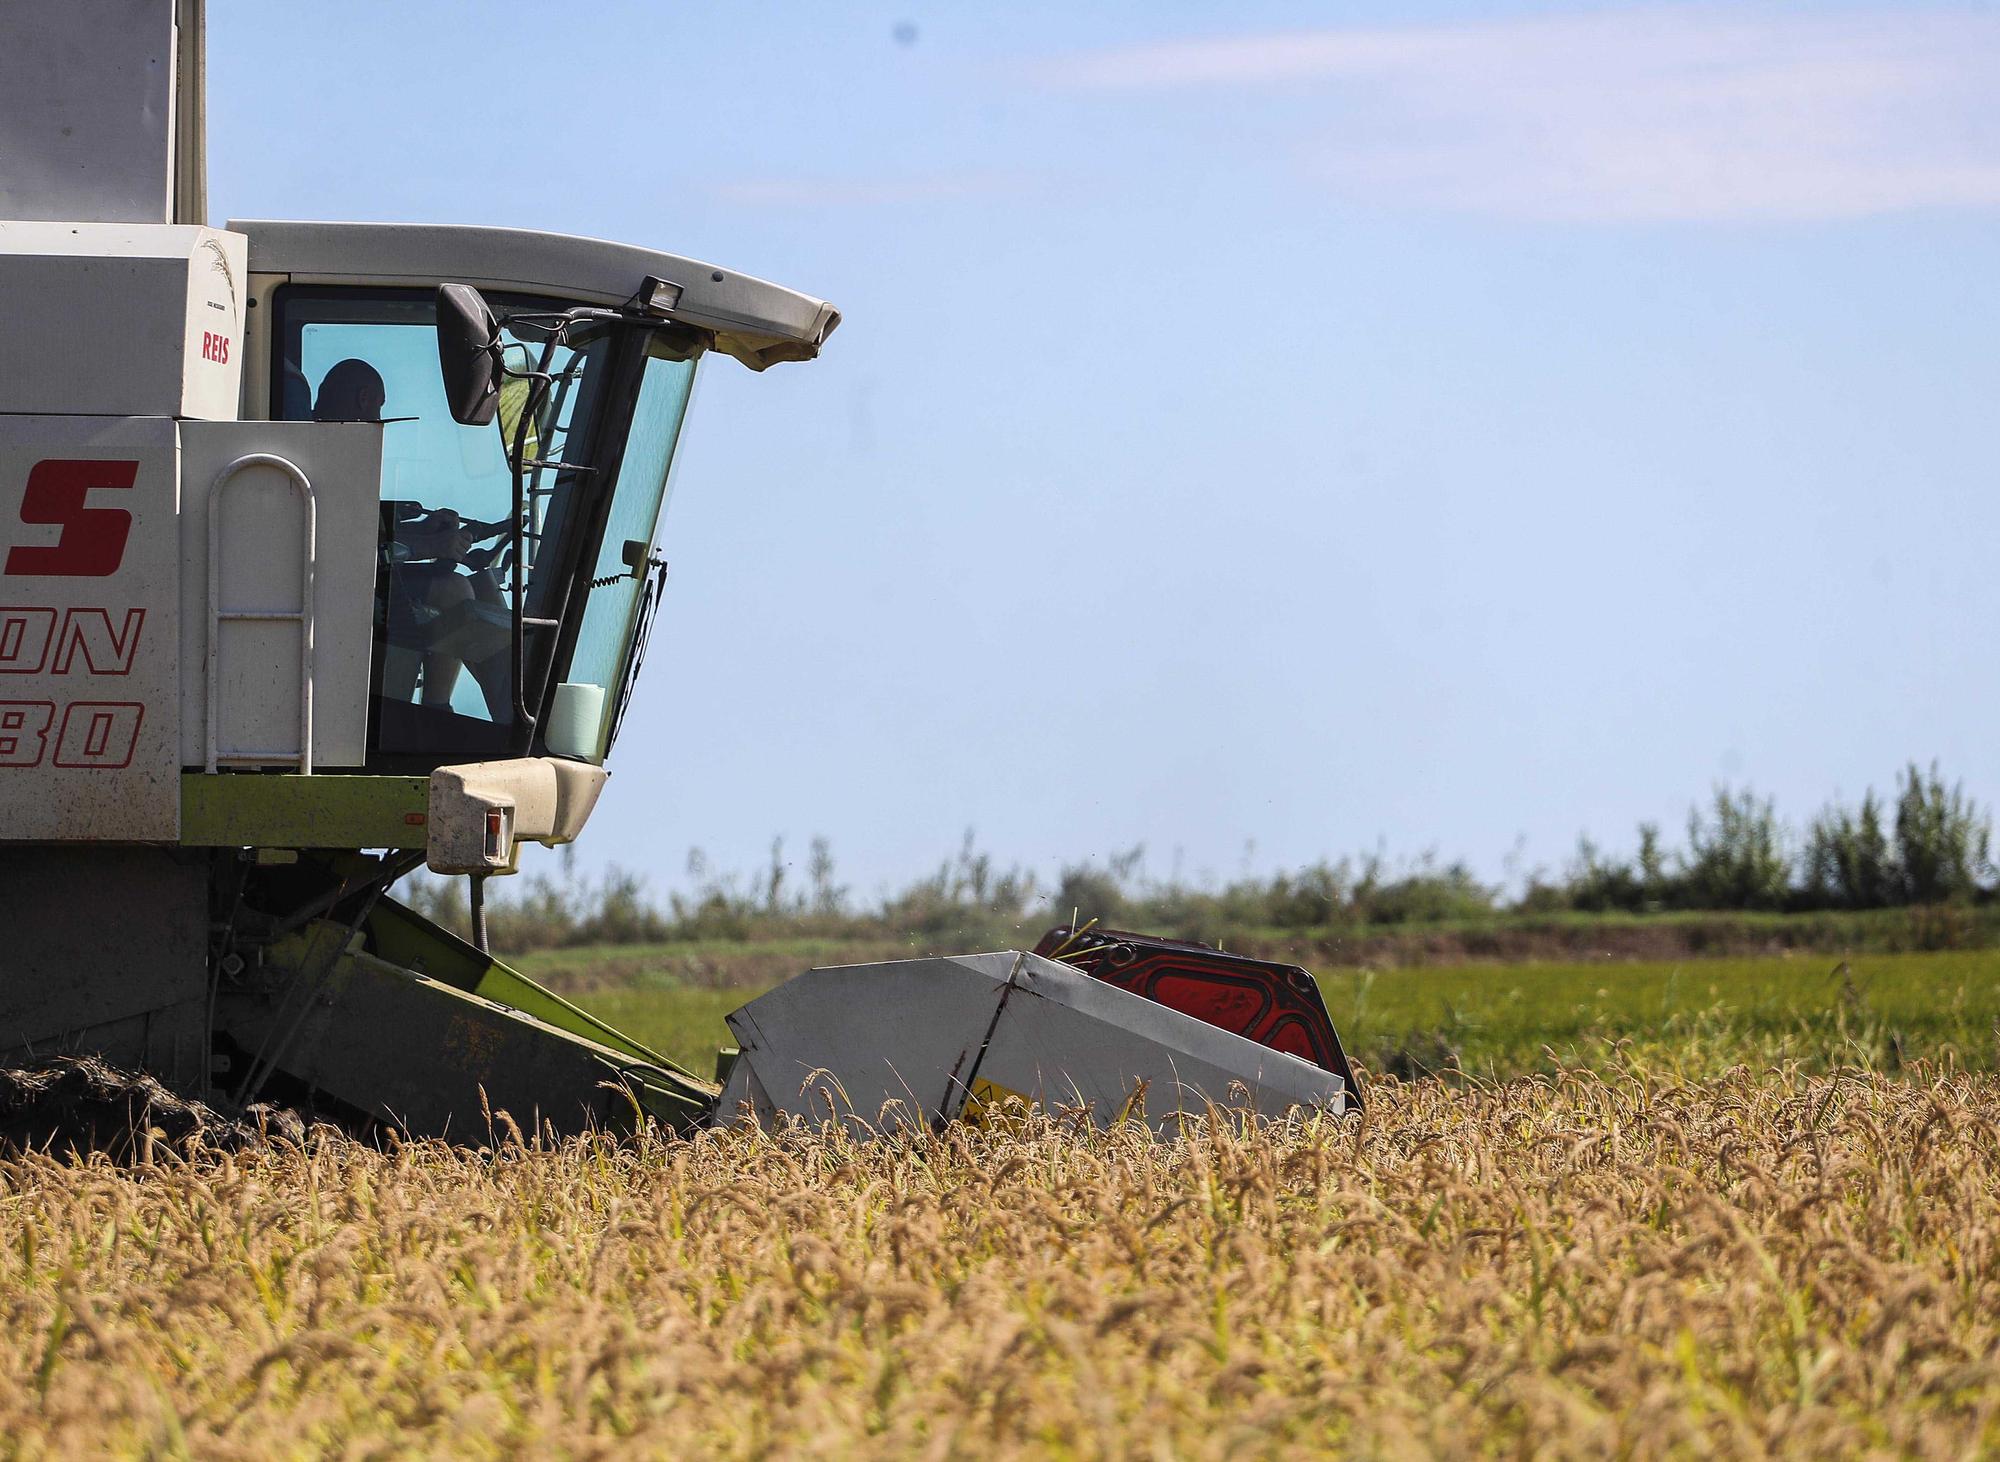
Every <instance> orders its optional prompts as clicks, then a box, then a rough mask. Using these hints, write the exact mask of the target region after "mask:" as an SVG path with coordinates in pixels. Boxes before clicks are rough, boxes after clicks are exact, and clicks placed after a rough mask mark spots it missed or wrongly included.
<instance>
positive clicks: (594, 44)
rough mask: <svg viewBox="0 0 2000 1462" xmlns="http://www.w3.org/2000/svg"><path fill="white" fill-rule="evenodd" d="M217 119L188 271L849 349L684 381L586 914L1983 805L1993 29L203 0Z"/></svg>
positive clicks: (1996, 471) (1766, 20) (1262, 7)
mask: <svg viewBox="0 0 2000 1462" xmlns="http://www.w3.org/2000/svg"><path fill="white" fill-rule="evenodd" d="M475 18H476V24H474V20H475ZM301 61H303V65H304V68H305V75H303V76H302V75H301V74H300V70H299V66H300V63H301ZM210 66H211V78H210V93H211V95H210V111H211V115H210V129H211V130H210V167H211V199H212V203H213V206H214V210H215V213H216V215H217V217H218V218H220V217H224V216H228V215H236V216H244V217H301V218H314V217H339V218H358V219H380V220H408V221H421V220H437V221H449V222H484V223H501V224H510V225H516V226H523V227H534V228H544V229H549V230H553V231H562V232H572V233H583V234H594V235H599V236H603V237H609V238H615V239H621V240H625V241H629V242H633V243H641V244H649V245H653V246H657V247H660V248H664V249H668V250H672V251H675V252H679V253H685V254H691V255H693V256H695V257H698V258H706V259H710V260H712V261H714V262H717V263H722V264H726V265H728V266H729V267H732V268H737V269H742V270H746V271H748V272H752V273H757V274H762V275H764V276H765V277H767V278H772V279H776V280H779V281H781V282H784V283H786V284H790V285H793V286H795V287H797V288H800V289H804V290H807V291H809V292H811V293H815V294H820V295H823V296H825V297H827V298H829V299H831V300H833V301H834V302H836V303H837V304H838V305H839V306H840V307H841V308H842V309H843V311H844V312H845V314H846V322H845V323H844V324H843V326H842V328H841V330H840V331H839V333H838V334H837V335H836V336H835V337H834V338H833V340H832V342H831V343H830V345H829V348H828V350H827V352H826V354H825V356H824V358H823V359H822V360H820V361H818V362H816V363H813V364H811V365H807V366H790V367H782V368H778V369H775V370H772V371H770V372H768V373H766V374H764V375H762V376H756V375H752V374H750V373H749V372H747V371H744V370H742V369H740V368H738V367H736V366H735V365H734V364H733V363H731V362H728V361H722V360H718V361H716V362H713V363H712V364H711V365H710V366H709V367H708V369H707V375H706V378H705V380H704V381H703V382H702V384H701V385H700V387H699V388H698V390H697V393H696V401H695V407H694V412H693V415H692V416H691V418H690V425H689V428H688V433H687V438H686V441H685V445H684V448H683V452H682V460H681V463H680V467H679V469H678V470H679V476H678V479H677V484H676V489H675V500H674V504H673V508H672V511H671V513H670V515H669V518H668V521H667V524H666V528H665V531H664V534H663V547H664V551H665V552H666V554H667V556H668V557H669V559H670V560H671V561H672V564H673V575H672V581H671V585H670V588H669V591H668V595H667V598H666V603H665V608H664V610H663V615H662V622H661V624H660V627H659V629H658V630H657V632H656V634H655V637H654V642H653V649H652V653H651V656H650V659H649V663H648V666H647V676H646V678H645V681H644V682H643V684H642V686H641V689H640V691H639V694H638V698H637V700H636V702H635V705H634V708H633V710H632V713H631V715H630V716H629V718H628V720H627V722H626V727H625V731H624V736H623V740H622V741H621V744H620V746H619V749H618V752H617V754H616V755H615V757H614V760H613V763H612V765H613V770H614V773H615V775H614V780H613V783H612V790H611V793H610V795H608V797H607V800H606V802H605V803H604V804H603V805H602V806H601V807H600V810H599V811H598V813H597V815H596V818H595V820H594V822H593V824H592V826H591V828H590V830H589V831H588V832H587V833H586V835H585V839H584V842H583V844H582V846H581V849H580V853H581V856H582V860H583V862H584V863H585V864H586V865H588V866H602V865H603V864H604V863H606V862H613V861H615V862H618V863H622V864H625V865H627V866H630V867H635V868H639V869H642V870H645V871H646V872H647V873H649V874H650V875H651V876H652V878H653V880H654V882H655V884H656V885H659V886H672V885H674V884H676V883H678V882H680V881H681V879H682V872H681V870H682V867H683V863H684V859H685V856H686V853H687V850H688V849H689V848H690V847H691V846H700V847H702V848H703V849H705V850H706V852H707V853H708V855H709V858H710V860H711V862H712V863H715V864H719V865H721V866H724V867H732V866H733V867H748V866H751V865H754V864H756V863H758V862H759V861H760V860H761V859H762V858H763V856H764V853H765V850H766V848H767V847H768V845H769V842H770V840H771V838H772V837H773V836H774V835H784V836H785V837H786V838H787V839H788V840H789V842H790V845H791V846H792V847H793V849H794V850H795V851H796V852H798V853H800V854H801V855H802V854H803V851H804V846H805V843H806V841H807V839H808V838H810V837H811V836H812V835H813V834H815V833H824V834H826V835H827V836H829V837H830V838H831V839H832V840H833V843H834V848H835V852H836V855H837V857H838V858H839V860H840V863H841V868H842V875H843V877H844V878H845V879H846V880H847V881H849V882H850V883H852V884H854V885H856V887H857V890H858V891H859V892H862V893H864V894H865V893H869V892H872V891H873V890H874V889H875V888H877V887H878V886H879V885H881V884H883V883H885V882H891V881H899V880H901V879H902V878H904V877H906V876H907V875H910V874H913V873H915V872H917V871H920V870H921V869H922V868H924V867H926V866H928V865H929V864H931V863H932V862H934V861H935V860H936V859H937V858H938V857H940V856H942V855H943V854H945V853H946V852H948V851H949V850H951V849H952V848H954V847H955V846H956V845H957V842H958V840H959V838H960V836H961V834H962V832H963V830H964V829H966V828H968V827H971V828H974V829H976V830H977V834H978V837H979V840H980V842H981V843H982V845H984V846H985V847H986V848H988V849H989V850H991V851H992V852H993V853H994V854H995V855H996V856H997V857H998V858H999V859H1000V860H1001V861H1003V862H1006V861H1014V860H1019V861H1021V862H1024V863H1028V864H1031V865H1034V866H1036V867H1038V868H1045V869H1053V868H1054V866H1055V865H1057V864H1058V863H1060V862H1063V861H1069V860H1077V859H1082V858H1084V857H1087V856H1095V855H1102V854H1105V853H1107V852H1110V851H1113V850H1116V849H1119V848H1123V847H1127V846H1130V845H1132V844H1134V843H1144V844H1145V845H1146V847H1147V849H1148V864H1149V866H1150V867H1151V868H1152V869H1153V870H1154V871H1155V872H1160V873H1164V872H1166V871H1168V870H1169V869H1171V868H1173V867H1175V866H1178V867H1179V868H1180V869H1181V870H1182V871H1183V872H1184V873H1186V874H1188V875H1191V876H1193V875H1200V874H1202V873H1204V872H1208V873H1213V874H1216V875H1221V876H1228V875H1233V874H1235V873H1237V872H1239V871H1241V870H1242V869H1243V868H1244V867H1245V866H1246V864H1248V865H1250V866H1254V867H1255V868H1258V869H1260V870H1261V869H1270V868H1274V867H1279V866H1289V865H1296V864H1300V863H1304V862H1307V861H1310V860H1312V859H1315V858H1318V857H1321V856H1328V855H1339V854H1342V853H1350V852H1354V851H1356V850H1363V849H1371V848H1375V847H1378V846H1382V847H1386V848H1387V850H1388V851H1389V852H1390V853H1392V854H1416V853H1421V852H1423V851H1424V850H1427V849H1436V850H1437V851H1439V852H1440V853H1442V854H1444V855H1446V856H1454V857H1455V856H1464V857H1466V858H1468V859H1469V860H1470V861H1471V862H1472V863H1473V865H1474V867H1475V868H1476V869H1478V870H1479V871H1480V872H1481V873H1482V874H1484V875H1486V876H1489V877H1492V878H1495V879H1498V878H1501V877H1502V876H1505V875H1507V874H1509V873H1518V872H1519V871H1520V870H1522V869H1525V868H1529V867H1533V866H1535V865H1538V864H1539V865H1543V866H1549V867H1556V866H1560V865H1561V864H1562V863H1563V862H1564V861H1565V860H1566V859H1567V858H1568V857H1569V856H1570V854H1571V852H1572V851H1573V849H1574V846H1575V841H1576V837H1577V835H1578V833H1579V832H1585V831H1588V832H1590V833H1592V834H1594V835H1595V836H1596V837H1598V839H1599V840H1600V841H1603V842H1608V843H1610V844H1611V845H1613V846H1627V845H1629V843H1630V842H1631V839H1632V826H1633V824H1634V823H1635V822H1636V821H1637V820H1638V819H1640V818H1652V819H1659V820H1663V821H1665V822H1666V823H1667V824H1668V825H1669V827H1670V828H1673V827H1678V825H1679V824H1680V822H1681V820H1682V819H1683V818H1684V816H1685V813H1686V809H1687V804H1688V802H1689V800H1690V798H1692V797H1695V796H1699V795H1702V794H1704V793H1705V791H1706V789H1708V788H1709V787H1710V786H1711V785H1712V784H1714V783H1716V782H1718V781H1728V782H1731V783H1734V784H1739V785H1740V784H1743V783H1748V784H1750V785H1752V786H1754V787H1756V788H1757V789H1758V790H1760V791H1763V792H1767V793H1771V794H1773V795H1775V796H1776V797H1777V798H1778V801H1779V805H1780V810H1781V811H1783V812H1788V813H1789V814H1790V815H1791V816H1792V817H1794V818H1795V819H1800V818H1803V817H1804V816H1806V815H1807V814H1809V813H1810V812H1811V811H1813V810H1814V809H1815V808H1816V807H1817V806H1818V805H1819V804H1820V803H1821V802H1823V801H1824V800H1825V799H1826V798H1827V797H1828V796H1830V795H1834V794H1841V795H1846V796H1856V795H1858V794H1859V793H1860V791H1861V790H1862V789H1863V787H1864V786H1866V785H1868V784H1870V783H1873V784H1874V785H1876V786H1878V787H1880V786H1884V785H1886V784H1887V782H1888V781H1889V779H1890V778H1891V777H1892V776H1893V774H1894V772H1895V770H1896V768H1897V767H1898V766H1899V765H1900V763H1901V762H1902V761H1904V760H1905V759H1907V758H1911V757H1917V758H1921V759H1925V760H1928V759H1930V758H1932V757H1936V758H1938V759H1940V760H1941V761H1942V763H1943V765H1944V767H1945V769H1946V770H1947V772H1949V773H1951V774H1953V775H1955V776H1959V777H1963V778H1964V779H1965V781H1966V784H1967V786H1968V788H1969V790H1971V791H1972V792H1973V793H1974V794H1975V795H1976V796H1978V797H1979V798H1980V799H1981V800H1982V801H1991V800H1992V799H1994V798H1995V797H1996V796H2000V736H1996V734H1995V729H1996V722H2000V675H1996V673H1995V653H1994V651H1995V647H1996V644H2000V575H1996V572H1995V567H1996V562H2000V554H1996V549H2000V446H1996V441H1995V417H1996V413H1995V410H1994V405H1995V402H1996V400H2000V363H1996V362H2000V271H1996V269H1995V265H1996V262H2000V257H1997V256H1996V247H1995V246H1996V243H2000V12H1995V11H1992V10H1971V9H1934V8H1920V7H1902V8H1895V7H1879V6H1877V7H1861V6H1823V7H1803V6H1777V5H1743V6H1731V7H1726V8H1725V7H1707V6H1648V7H1641V8H1632V7H1621V6H1609V5H1599V6H1585V7H1569V8H1562V9H1549V8H1544V7H1538V6H1526V5H1485V6H1479V7H1469V6H1463V5H1448V4H1424V5H1408V6H1386V5H1379V4H1357V5H1347V6H1340V7H1320V8H1317V9H1315V8H1313V7H1309V6H1303V5H1298V4H1288V5H1277V4H1257V3H1250V4H1237V5H1232V6H1229V7H1219V6H1218V7H1213V8H1201V7H1193V6H1180V5H1171V4H1160V3H1155V4H1145V5H1141V4H1118V5H1102V6H1095V7H1091V8H1090V9H1089V10H1087V11H1085V10H1083V8H1082V7H1077V6H1073V5H1053V4H1050V5H1041V4H1017V5H1009V6H1007V7H1004V9H1003V8H1001V7H993V8H992V9H990V10H989V11H987V12H984V13H979V14H975V13H973V12H972V11H971V10H970V9H969V8H967V7H957V6H953V7H946V6H942V5H938V6H929V5H916V4H911V5H902V6H876V5H841V4H834V3H816V4H811V5H803V4H802V5H794V6H783V5H770V6H762V7H755V8H751V7H744V6H740V5H730V6H724V5H684V4H673V5H666V4H659V5H620V4H603V3H593V4H589V5H576V6H571V7H567V8H557V9H551V8H549V7H546V6H540V5H527V4H513V3H492V0H489V3H485V4H482V5H480V6H478V7H476V8H475V7H470V6H463V5H458V4H449V5H448V4H444V3H437V0H403V3H400V4H394V5H388V4H377V3H373V0H354V3H349V4H344V5H341V6H310V7H305V6H289V7H278V6H272V5H269V4H252V3H250V0H211V13H210Z"/></svg>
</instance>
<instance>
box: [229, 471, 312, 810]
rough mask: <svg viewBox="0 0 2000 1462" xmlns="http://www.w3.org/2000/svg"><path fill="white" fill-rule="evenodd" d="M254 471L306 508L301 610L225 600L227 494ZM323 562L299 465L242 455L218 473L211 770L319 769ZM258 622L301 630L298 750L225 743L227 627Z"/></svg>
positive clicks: (309, 495)
mask: <svg viewBox="0 0 2000 1462" xmlns="http://www.w3.org/2000/svg"><path fill="white" fill-rule="evenodd" d="M252 467H271V468H275V469H276V470H277V471H278V472H279V473H281V474H282V475H283V476H284V478H285V482H286V485H287V486H288V487H289V488H290V489H291V490H292V491H294V492H296V493H297V494H298V495H299V498H300V500H301V501H302V502H303V503H304V504H305V527H306V531H305V544H304V549H305V552H304V556H303V561H302V562H301V564H300V573H299V607H298V608H297V609H250V608H235V607H231V606H228V605H225V604H223V603H222V602H221V601H222V490H223V488H225V487H227V486H228V485H229V482H230V480H231V479H232V478H234V477H236V476H237V474H239V473H241V472H243V471H245V470H247V469H249V468H252ZM318 560H319V517H318V509H317V506H316V505H315V503H314V501H313V489H312V483H311V482H310V481H308V480H307V478H306V475H305V473H304V472H303V471H302V470H301V469H300V468H299V466H298V464H297V463H296V462H291V461H288V460H286V459H285V458H283V457H280V456H277V455H275V454H274V453H271V452H251V453H248V454H246V455H245V456H241V457H238V458H237V459H236V460H235V461H234V462H231V463H230V464H229V465H228V466H227V467H225V468H223V469H222V470H221V471H220V472H218V473H217V474H216V475H215V481H214V482H213V483H211V484H210V486H209V489H208V673H207V679H208V725H207V735H208V759H207V769H208V770H209V771H211V772H212V771H214V770H216V768H217V767H218V766H220V765H221V764H223V763H225V762H228V763H254V764H268V763H272V762H290V763H291V764H292V765H293V766H296V767H297V768H298V769H299V771H300V772H301V773H303V774H305V775H307V776H310V775H311V774H312V769H313V759H312V758H313V701H312V695H313V571H314V568H315V566H316V565H317V563H318ZM246 621H257V622H261V623H265V624H273V623H275V624H296V625H298V627H299V740H298V745H297V747H296V748H292V749H288V750H272V749H267V748H252V747H241V746H225V745H223V744H222V724H221V703H222V677H221V663H222V662H221V649H222V627H223V626H224V625H225V624H238V623H243V622H246Z"/></svg>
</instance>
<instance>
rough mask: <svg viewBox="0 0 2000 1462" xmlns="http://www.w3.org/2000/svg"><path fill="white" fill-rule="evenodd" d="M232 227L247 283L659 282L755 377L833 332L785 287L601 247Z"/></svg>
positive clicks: (484, 236) (565, 285) (835, 315)
mask: <svg viewBox="0 0 2000 1462" xmlns="http://www.w3.org/2000/svg"><path fill="white" fill-rule="evenodd" d="M229 227H230V229H231V231H232V232H236V233H241V234H243V235H245V236H247V237H248V239H249V241H250V272H251V273H252V274H283V275H288V276H290V278H291V279H292V280H293V281H295V282H297V283H301V284H384V285H401V286H408V285H415V286H431V285H437V284H445V283H453V284H470V285H472V286H474V287H475V288H479V289H494V290H510V291H517V292H522V293H529V294H549V295H555V296H558V297H560V298H562V299H569V300H576V301H578V302H580V303H584V304H593V305H605V306H614V307H615V306H618V305H622V304H624V303H626V302H627V301H628V300H630V299H632V298H633V297H634V296H635V295H637V294H638V293H639V290H640V288H641V287H642V286H643V285H644V284H645V282H646V280H647V278H648V277H652V278H657V279H663V280H666V281H667V282H668V283H670V284H675V285H678V286H680V303H679V304H678V306H676V307H675V308H673V309H672V310H670V311H668V314H669V315H670V316H671V318H673V319H674V320H676V321H679V322H680V323H682V324H685V325H690V326H693V327H694V328H696V329H698V330H703V331H705V332H707V333H708V335H709V336H710V337H711V339H712V340H713V342H714V346H715V348H716V349H717V350H719V351H721V352H722V353H723V354H725V355H728V356H731V357H733V358H735V359H736V360H739V361H742V362H743V364H745V365H747V366H749V367H750V369H752V370H756V371H761V370H763V369H764V368H765V367H766V366H769V365H775V364H777V363H778V362H779V361H787V360H811V359H812V358H813V357H814V356H816V355H818V354H819V349H820V346H821V345H823V344H824V343H825V342H826V337H827V336H829V335H831V334H832V333H833V331H834V327H835V326H837V325H838V324H839V323H840V312H839V311H838V310H836V309H834V307H833V306H832V305H830V304H828V303H827V302H826V301H824V300H819V299H814V298H813V297H812V296H810V295H804V294H800V293H798V292H797V291H796V290H790V289H786V288H785V287H784V286H782V285H777V284H769V283H766V282H765V281H764V280H761V279H753V278H751V277H750V276H749V275H747V274H736V273H732V272H730V271H728V270H724V269H718V268H716V267H715V266H714V265H712V264H704V263H701V262H700V261H699V260H695V259H685V258H682V257H681V256H680V255H678V254H660V253H655V252H654V251H653V250H651V249H640V248H635V247H633V246H631V245H629V244H614V243H607V242H606V241H604V240H603V239H586V238H577V237H575V236H573V235H570V234H548V233H537V232H535V231H533V230H531V229H518V228H477V227H466V226H461V225H457V224H417V223H288V222H278V221H274V220H268V219H246V220H241V221H238V220H234V219H232V220H231V221H230V224H229Z"/></svg>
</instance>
